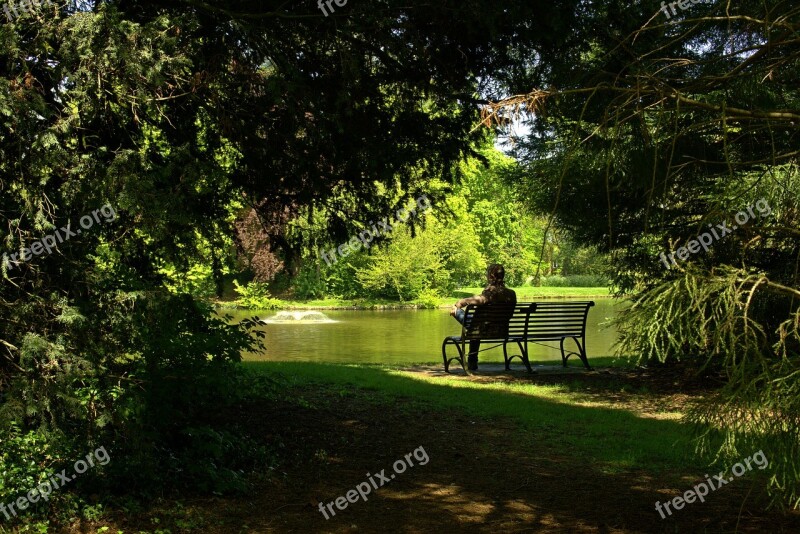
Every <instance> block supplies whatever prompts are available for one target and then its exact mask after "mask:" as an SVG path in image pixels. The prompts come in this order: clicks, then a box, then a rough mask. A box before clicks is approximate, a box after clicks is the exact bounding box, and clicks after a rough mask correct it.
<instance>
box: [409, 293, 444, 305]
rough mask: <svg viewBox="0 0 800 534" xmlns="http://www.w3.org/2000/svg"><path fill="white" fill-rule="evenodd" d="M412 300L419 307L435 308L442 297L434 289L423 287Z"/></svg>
mask: <svg viewBox="0 0 800 534" xmlns="http://www.w3.org/2000/svg"><path fill="white" fill-rule="evenodd" d="M414 302H415V304H417V306H419V307H420V308H425V309H435V308H438V307H439V304H440V303H441V302H442V297H441V295H439V294H438V293H437V292H436V290H435V289H423V290H422V291H420V292H419V295H417V298H416V299H415V301H414Z"/></svg>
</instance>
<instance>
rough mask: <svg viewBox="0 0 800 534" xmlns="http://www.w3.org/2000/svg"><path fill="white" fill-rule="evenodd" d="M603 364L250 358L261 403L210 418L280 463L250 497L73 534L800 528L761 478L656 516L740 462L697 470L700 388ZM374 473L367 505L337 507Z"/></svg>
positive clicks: (202, 501)
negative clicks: (508, 365) (546, 367)
mask: <svg viewBox="0 0 800 534" xmlns="http://www.w3.org/2000/svg"><path fill="white" fill-rule="evenodd" d="M604 363H611V364H614V365H615V366H616V367H606V368H604V369H601V370H600V371H598V372H587V373H583V372H580V373H566V374H549V375H545V374H539V375H528V374H525V373H512V374H506V373H503V374H500V375H489V374H484V375H479V374H476V375H473V376H471V377H466V376H457V375H444V374H442V373H441V372H437V371H434V370H432V369H431V368H430V366H429V367H428V368H427V369H426V368H423V367H411V368H408V367H406V368H401V367H395V366H385V365H336V364H318V363H296V362H246V363H243V364H242V366H243V368H244V370H245V375H246V377H248V378H247V381H248V382H249V383H250V384H251V386H250V387H246V388H245V389H246V390H251V389H252V390H253V391H255V392H259V393H258V394H257V395H256V396H255V397H253V396H249V397H248V398H247V399H245V400H244V401H243V402H242V403H241V404H238V405H236V406H233V407H231V408H225V409H223V410H222V411H221V412H220V413H217V414H214V418H215V420H218V421H220V422H224V424H225V425H230V426H231V427H232V428H238V429H247V431H248V434H249V435H250V436H251V437H252V439H254V440H256V441H257V442H258V443H261V444H263V446H265V447H266V448H268V449H269V450H272V451H275V456H274V458H275V463H274V464H273V466H272V467H270V468H269V469H268V470H258V471H253V472H252V473H249V475H250V476H249V480H250V481H251V484H252V487H251V488H250V489H249V490H248V491H246V492H244V493H241V494H232V495H207V494H203V493H199V494H194V493H191V494H187V495H181V496H178V497H171V496H166V497H165V498H164V499H160V500H158V501H157V502H154V503H152V504H151V505H149V506H147V507H146V508H143V509H137V510H133V511H131V510H128V509H125V508H124V507H120V508H115V509H111V510H109V513H108V514H107V515H106V517H105V518H104V520H102V521H100V522H92V521H89V522H86V523H85V524H84V525H81V526H82V527H84V529H83V530H80V532H102V531H109V532H122V533H124V534H129V533H143V532H144V533H150V532H203V533H205V534H223V533H224V534H229V533H231V532H233V533H249V532H259V533H260V532H265V533H266V532H355V531H359V532H547V533H551V532H552V533H561V532H596V533H609V534H611V533H614V534H617V533H631V534H634V533H636V534H638V533H641V532H659V533H664V534H667V533H670V534H672V533H675V532H752V533H759V534H760V533H761V532H798V531H800V514H796V513H793V514H789V515H785V516H784V515H781V514H779V513H778V512H776V511H765V510H764V507H763V502H758V497H757V494H758V488H759V487H763V477H764V476H765V475H767V474H768V473H767V472H760V471H751V472H747V473H746V474H744V475H743V476H742V477H741V479H740V480H735V481H732V482H731V483H730V484H728V485H725V486H724V487H721V488H719V490H718V491H714V492H713V493H712V494H710V495H709V496H708V497H707V498H706V500H705V501H704V502H702V503H701V502H694V503H693V504H687V505H686V506H685V507H683V508H682V509H680V510H677V509H676V510H673V511H674V512H675V513H674V514H672V513H670V515H669V516H666V517H664V518H661V517H659V513H658V512H657V511H656V508H655V506H654V505H655V503H656V501H658V502H666V501H669V500H671V499H673V498H674V497H676V496H679V495H681V494H683V492H684V491H686V490H688V489H691V488H692V487H693V485H695V484H698V483H700V482H702V481H703V480H704V479H705V478H706V473H717V472H719V471H720V470H725V469H726V467H729V466H730V465H731V462H730V460H729V461H728V462H727V463H725V462H724V461H720V462H717V463H716V464H715V465H710V462H708V461H704V459H700V458H697V457H695V456H694V455H693V454H692V452H693V447H692V442H691V435H692V432H691V430H692V429H691V428H689V426H688V425H686V424H685V423H683V422H682V421H681V419H680V416H681V414H682V413H683V412H684V410H685V408H686V406H687V404H688V402H690V401H691V400H692V399H693V398H697V397H699V396H702V395H704V394H706V393H707V392H708V391H707V390H706V389H703V388H702V387H700V388H699V389H698V388H695V387H694V386H692V385H691V384H688V383H687V384H679V383H677V382H676V381H675V380H674V378H675V376H669V375H668V373H667V374H666V375H665V374H664V373H659V374H655V373H651V374H647V373H646V372H645V371H643V370H641V369H633V368H630V367H625V366H624V364H623V363H621V362H619V361H611V360H608V361H605V362H604ZM593 364H594V365H595V366H596V367H597V368H600V366H601V362H599V361H593ZM642 373H644V374H642ZM412 451H413V452H414V454H413V459H414V460H416V462H415V463H414V462H411V461H410V460H409V458H411V457H412V454H411V453H412ZM404 458H405V460H404ZM398 462H399V463H400V464H401V465H400V466H399V467H398ZM406 463H408V464H409V465H405V464H406ZM378 473H380V474H381V475H383V474H385V478H383V477H382V478H381V482H380V483H379V484H378V483H376V482H375V479H377V477H378V476H380V475H377V474H378ZM371 476H372V478H373V486H372V489H371V490H370V492H369V493H368V494H365V496H364V498H358V499H355V498H354V499H353V500H350V497H348V498H347V499H344V497H343V496H345V495H347V494H348V492H351V491H353V490H354V488H357V487H359V485H360V487H362V489H363V488H369V487H370V486H369V483H367V482H365V481H366V480H367V479H369V478H370V477H371ZM752 490H755V491H752ZM353 495H355V493H353ZM337 500H338V502H340V503H349V504H347V505H346V506H345V507H344V508H339V505H336V506H333V505H332V504H331V503H334V502H337ZM326 504H331V507H330V508H328V512H326V515H325V516H323V515H322V514H321V512H320V507H321V506H324V505H326ZM103 528H105V529H107V530H102V529H103ZM74 532H78V530H74Z"/></svg>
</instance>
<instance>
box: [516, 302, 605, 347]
mask: <svg viewBox="0 0 800 534" xmlns="http://www.w3.org/2000/svg"><path fill="white" fill-rule="evenodd" d="M518 304H526V303H518ZM592 306H594V301H580V302H537V303H535V304H534V309H533V310H532V312H531V314H530V317H529V318H528V339H531V338H542V339H546V338H549V337H561V336H576V337H584V335H585V334H586V317H587V316H588V315H589V308H591V307H592Z"/></svg>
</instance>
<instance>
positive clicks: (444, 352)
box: [442, 339, 470, 374]
mask: <svg viewBox="0 0 800 534" xmlns="http://www.w3.org/2000/svg"><path fill="white" fill-rule="evenodd" d="M448 343H452V344H453V346H454V347H455V348H456V351H458V356H456V357H454V358H448V357H447V345H448ZM464 350H465V349H464V348H462V346H461V344H459V343H457V342H455V341H452V340H450V339H445V340H444V342H443V343H442V361H444V372H445V373H449V372H450V364H451V363H452V361H453V360H458V362H459V363H460V364H461V368H462V369H464V372H465V373H467V374H470V373H469V371H468V370H467V367H466V365H464Z"/></svg>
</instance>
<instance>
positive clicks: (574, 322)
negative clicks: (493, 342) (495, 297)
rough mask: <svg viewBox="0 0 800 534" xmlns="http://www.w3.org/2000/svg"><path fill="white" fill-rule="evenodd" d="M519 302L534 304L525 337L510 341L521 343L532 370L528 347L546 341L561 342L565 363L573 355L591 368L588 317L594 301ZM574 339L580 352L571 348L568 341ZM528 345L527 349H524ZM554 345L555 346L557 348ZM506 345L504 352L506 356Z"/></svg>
mask: <svg viewBox="0 0 800 534" xmlns="http://www.w3.org/2000/svg"><path fill="white" fill-rule="evenodd" d="M518 305H522V306H525V305H529V307H531V312H530V316H529V317H528V320H527V321H526V323H525V332H524V334H523V335H521V336H510V337H509V339H508V341H506V343H508V342H509V341H513V342H515V343H517V344H518V345H519V346H520V350H521V351H522V355H521V356H519V357H520V358H521V359H522V360H523V363H525V366H526V367H528V368H529V369H530V365H529V364H528V363H527V361H526V360H527V358H528V350H527V344H528V343H534V344H537V345H544V346H546V347H549V345H545V344H544V343H543V342H544V341H559V342H560V346H559V348H560V349H561V363H562V365H563V366H564V367H566V366H567V359H569V357H570V356H577V357H579V358H580V359H581V361H582V362H583V365H584V367H586V368H587V369H589V370H591V369H592V367H591V366H590V365H589V360H587V359H586V319H587V318H588V316H589V308H591V307H592V306H594V301H576V302H520V303H518ZM567 339H572V340H573V341H575V344H576V345H577V346H578V351H577V352H576V351H567V350H565V347H564V342H565V341H566V340H567ZM522 344H525V345H526V346H525V349H523V348H522ZM553 348H554V347H553ZM506 353H507V352H506V351H505V347H504V350H503V354H504V355H505V354H506ZM514 357H515V356H512V357H511V358H506V369H507V370H508V369H509V363H510V360H511V359H513V358H514Z"/></svg>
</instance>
